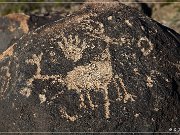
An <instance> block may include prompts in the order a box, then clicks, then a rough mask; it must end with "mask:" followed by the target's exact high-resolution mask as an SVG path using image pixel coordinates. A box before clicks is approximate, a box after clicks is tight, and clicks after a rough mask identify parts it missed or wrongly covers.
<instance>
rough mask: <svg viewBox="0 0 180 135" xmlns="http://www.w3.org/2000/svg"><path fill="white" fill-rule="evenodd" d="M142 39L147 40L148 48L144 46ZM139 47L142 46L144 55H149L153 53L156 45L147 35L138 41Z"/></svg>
mask: <svg viewBox="0 0 180 135" xmlns="http://www.w3.org/2000/svg"><path fill="white" fill-rule="evenodd" d="M142 41H145V42H147V44H148V45H149V47H148V48H144V47H142ZM138 47H140V48H141V52H142V53H143V55H144V56H147V55H149V54H150V53H151V51H152V50H153V48H154V45H153V44H152V43H151V41H149V39H148V38H147V37H141V38H140V39H139V41H138Z"/></svg>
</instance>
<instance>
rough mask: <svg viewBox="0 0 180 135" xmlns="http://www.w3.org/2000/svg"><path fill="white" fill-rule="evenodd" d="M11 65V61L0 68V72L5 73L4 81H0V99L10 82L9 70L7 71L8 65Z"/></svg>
mask: <svg viewBox="0 0 180 135" xmlns="http://www.w3.org/2000/svg"><path fill="white" fill-rule="evenodd" d="M10 64H11V61H9V62H8V65H7V66H3V67H1V71H2V72H3V71H5V73H6V74H5V76H4V80H6V81H2V82H1V84H2V86H1V89H0V99H1V98H3V96H4V94H5V93H6V91H7V89H8V85H9V83H10V80H11V74H10V69H9V65H10Z"/></svg>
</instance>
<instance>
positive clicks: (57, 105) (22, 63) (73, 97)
mask: <svg viewBox="0 0 180 135" xmlns="http://www.w3.org/2000/svg"><path fill="white" fill-rule="evenodd" d="M178 40H179V35H178V34H177V33H176V32H174V31H173V30H171V29H169V28H166V27H164V26H162V25H161V24H159V23H157V22H155V21H153V20H152V19H150V18H148V17H146V16H145V15H143V14H141V13H140V12H138V11H136V10H135V9H131V8H129V7H127V6H125V5H123V4H118V3H106V4H85V5H84V7H82V9H81V10H80V11H79V12H76V13H74V14H72V15H70V16H68V17H66V18H64V19H61V20H59V21H56V22H54V23H52V24H50V25H46V26H42V27H40V28H38V29H36V30H35V31H33V32H30V33H28V34H27V35H25V36H23V37H22V38H21V39H19V41H18V42H16V43H14V44H13V45H12V46H11V47H10V48H9V49H8V50H7V51H5V52H4V53H3V54H2V55H0V131H1V132H3V131H8V132H23V131H24V132H42V131H44V132H45V131H46V132H70V131H71V132H88V131H90V132H100V131H101V132H105V131H107V132H127V131H131V132H137V131H139V132H154V131H156V132H160V131H168V130H169V129H170V128H179V127H180V115H179V114H180V104H179V103H180V89H179V85H180V82H179V70H180V61H179V60H180V53H179V52H180V49H179V45H180V42H179V41H178Z"/></svg>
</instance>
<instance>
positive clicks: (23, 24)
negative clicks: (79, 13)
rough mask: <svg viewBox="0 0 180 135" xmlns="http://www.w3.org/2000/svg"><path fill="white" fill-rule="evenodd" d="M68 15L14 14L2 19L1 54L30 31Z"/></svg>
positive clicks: (57, 13) (0, 30) (0, 29)
mask: <svg viewBox="0 0 180 135" xmlns="http://www.w3.org/2000/svg"><path fill="white" fill-rule="evenodd" d="M67 14H68V13H66V12H64V13H59V12H56V13H51V14H42V15H38V14H37V15H36V14H30V15H26V14H22V13H12V14H8V15H5V16H3V17H0V53H2V52H3V51H5V50H6V49H7V48H8V47H9V46H11V45H12V44H13V43H14V42H15V41H16V40H18V39H19V38H20V37H22V36H23V35H24V34H27V33H28V32H29V31H32V30H35V29H36V28H38V27H40V26H42V25H45V24H48V23H52V22H54V21H56V20H59V19H61V18H63V17H64V16H66V15H67Z"/></svg>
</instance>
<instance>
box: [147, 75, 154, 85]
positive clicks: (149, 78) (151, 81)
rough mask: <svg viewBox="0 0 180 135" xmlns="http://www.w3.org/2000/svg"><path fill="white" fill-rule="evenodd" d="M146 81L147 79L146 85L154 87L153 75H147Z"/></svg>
mask: <svg viewBox="0 0 180 135" xmlns="http://www.w3.org/2000/svg"><path fill="white" fill-rule="evenodd" d="M146 81H147V83H146V85H147V86H148V87H150V88H151V87H153V80H152V78H151V76H147V79H146Z"/></svg>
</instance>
